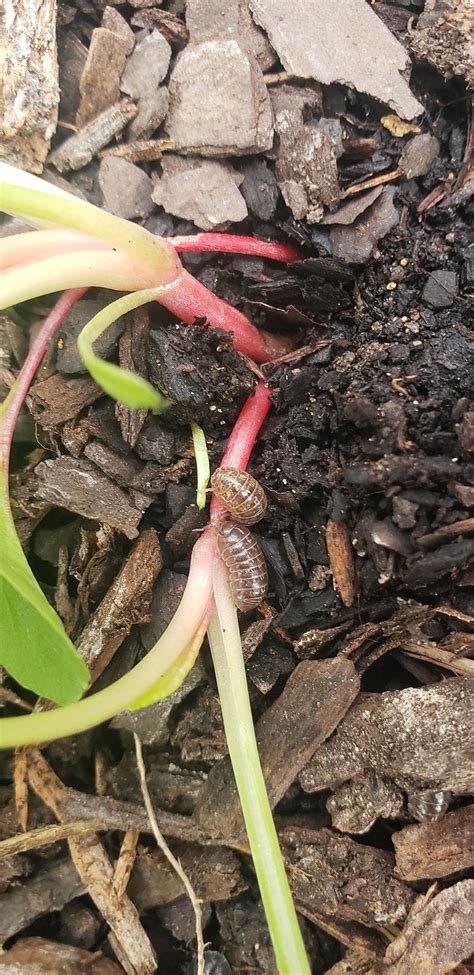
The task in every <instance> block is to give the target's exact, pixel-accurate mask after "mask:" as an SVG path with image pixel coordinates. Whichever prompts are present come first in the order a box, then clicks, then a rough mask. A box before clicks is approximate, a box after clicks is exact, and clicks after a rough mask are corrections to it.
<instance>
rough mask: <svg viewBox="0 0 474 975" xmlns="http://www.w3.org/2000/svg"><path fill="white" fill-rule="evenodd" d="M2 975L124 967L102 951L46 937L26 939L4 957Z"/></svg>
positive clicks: (101, 974) (90, 973) (116, 974)
mask: <svg viewBox="0 0 474 975" xmlns="http://www.w3.org/2000/svg"><path fill="white" fill-rule="evenodd" d="M0 972H1V973H2V975H18V973H19V972H21V973H22V975H64V972H71V973H74V975H122V973H123V968H120V967H119V965H116V963H115V962H114V961H111V960H110V958H105V957H104V955H103V954H102V952H100V951H94V952H90V951H85V950H84V949H83V948H74V947H72V946H71V945H62V944H59V943H58V942H57V941H46V940H45V938H24V939H23V940H22V941H18V942H17V943H16V945H14V946H13V948H10V950H9V951H8V952H7V953H6V955H4V956H3V957H2V958H0Z"/></svg>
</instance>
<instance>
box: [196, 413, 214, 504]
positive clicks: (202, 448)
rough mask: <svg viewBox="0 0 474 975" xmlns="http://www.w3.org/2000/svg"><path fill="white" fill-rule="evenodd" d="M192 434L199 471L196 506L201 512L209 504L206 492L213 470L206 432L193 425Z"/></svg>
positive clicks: (197, 425)
mask: <svg viewBox="0 0 474 975" xmlns="http://www.w3.org/2000/svg"><path fill="white" fill-rule="evenodd" d="M191 432H192V435H193V446H194V458H195V461H196V470H197V491H196V504H197V506H198V508H199V510H200V511H202V509H203V508H205V507H206V503H207V498H206V491H207V485H208V484H209V478H210V476H211V468H210V465H209V454H208V452H207V444H206V437H205V434H204V430H203V429H202V427H200V426H199V424H198V423H191Z"/></svg>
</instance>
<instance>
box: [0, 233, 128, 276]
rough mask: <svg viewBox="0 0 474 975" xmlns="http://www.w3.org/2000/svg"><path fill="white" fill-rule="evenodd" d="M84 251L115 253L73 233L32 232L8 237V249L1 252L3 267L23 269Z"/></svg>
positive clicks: (108, 246) (93, 238) (103, 242)
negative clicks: (35, 262)
mask: <svg viewBox="0 0 474 975" xmlns="http://www.w3.org/2000/svg"><path fill="white" fill-rule="evenodd" d="M83 250H89V251H91V250H95V251H97V250H100V251H103V250H112V246H111V245H110V244H106V243H105V241H103V240H97V238H96V237H88V236H86V234H79V233H75V231H71V230H31V231H29V233H26V234H15V235H14V236H12V237H9V238H8V247H3V248H2V251H1V253H0V268H1V269H2V270H5V269H6V268H13V267H21V266H23V265H25V264H31V263H33V261H42V260H44V258H46V257H61V256H62V255H63V254H67V253H70V252H71V251H83Z"/></svg>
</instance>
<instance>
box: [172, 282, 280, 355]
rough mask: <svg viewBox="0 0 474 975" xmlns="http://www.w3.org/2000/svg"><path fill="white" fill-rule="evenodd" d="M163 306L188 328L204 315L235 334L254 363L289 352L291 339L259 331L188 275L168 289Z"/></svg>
mask: <svg viewBox="0 0 474 975" xmlns="http://www.w3.org/2000/svg"><path fill="white" fill-rule="evenodd" d="M159 303H160V305H164V307H165V308H167V309H168V310H169V311H170V312H172V313H173V315H176V316H177V318H180V319H181V321H182V322H186V323H187V324H188V325H191V324H192V323H193V322H194V321H195V319H196V318H197V317H198V316H199V317H200V316H201V315H202V317H203V318H206V319H207V321H208V322H209V324H210V325H212V326H213V327H214V328H221V329H223V331H224V332H233V333H234V345H235V348H236V349H237V351H238V352H242V353H243V354H244V355H247V356H248V357H249V358H250V359H253V360H254V362H268V361H269V360H270V359H275V358H277V357H278V356H279V355H282V354H283V355H284V354H285V353H286V352H288V349H289V344H290V343H289V340H288V339H287V338H284V337H283V336H279V335H271V334H270V333H269V332H263V331H259V329H258V328H256V327H255V325H252V324H251V323H250V322H249V320H248V318H246V317H245V315H243V314H242V312H240V311H238V310H237V308H233V307H232V305H228V304H227V302H226V301H223V300H222V298H218V297H217V295H215V294H213V293H212V291H208V290H207V288H205V287H204V285H203V284H201V283H200V281H196V279H195V278H193V276H192V275H191V274H189V273H188V271H182V273H181V274H180V275H179V277H178V278H177V279H176V281H173V283H172V284H170V285H167V287H166V289H164V290H163V295H161V296H160V298H159Z"/></svg>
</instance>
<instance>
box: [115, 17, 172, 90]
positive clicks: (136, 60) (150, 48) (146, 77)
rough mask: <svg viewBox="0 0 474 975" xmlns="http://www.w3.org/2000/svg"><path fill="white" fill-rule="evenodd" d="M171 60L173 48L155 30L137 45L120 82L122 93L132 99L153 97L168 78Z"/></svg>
mask: <svg viewBox="0 0 474 975" xmlns="http://www.w3.org/2000/svg"><path fill="white" fill-rule="evenodd" d="M170 58H171V47H170V45H169V44H168V41H167V40H165V38H164V37H163V34H160V32H159V31H158V30H154V31H152V32H151V34H148V36H147V37H144V38H143V40H142V41H140V43H139V44H137V46H136V48H135V50H134V52H133V54H132V55H131V57H129V58H128V60H127V64H126V66H125V71H124V72H123V76H122V80H121V82H120V89H121V91H123V92H125V94H126V95H131V97H132V98H142V99H143V98H145V97H147V96H149V95H153V94H154V93H155V92H156V89H157V88H158V85H160V84H161V82H162V81H163V79H164V78H165V77H166V74H167V71H168V68H169V63H170Z"/></svg>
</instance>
